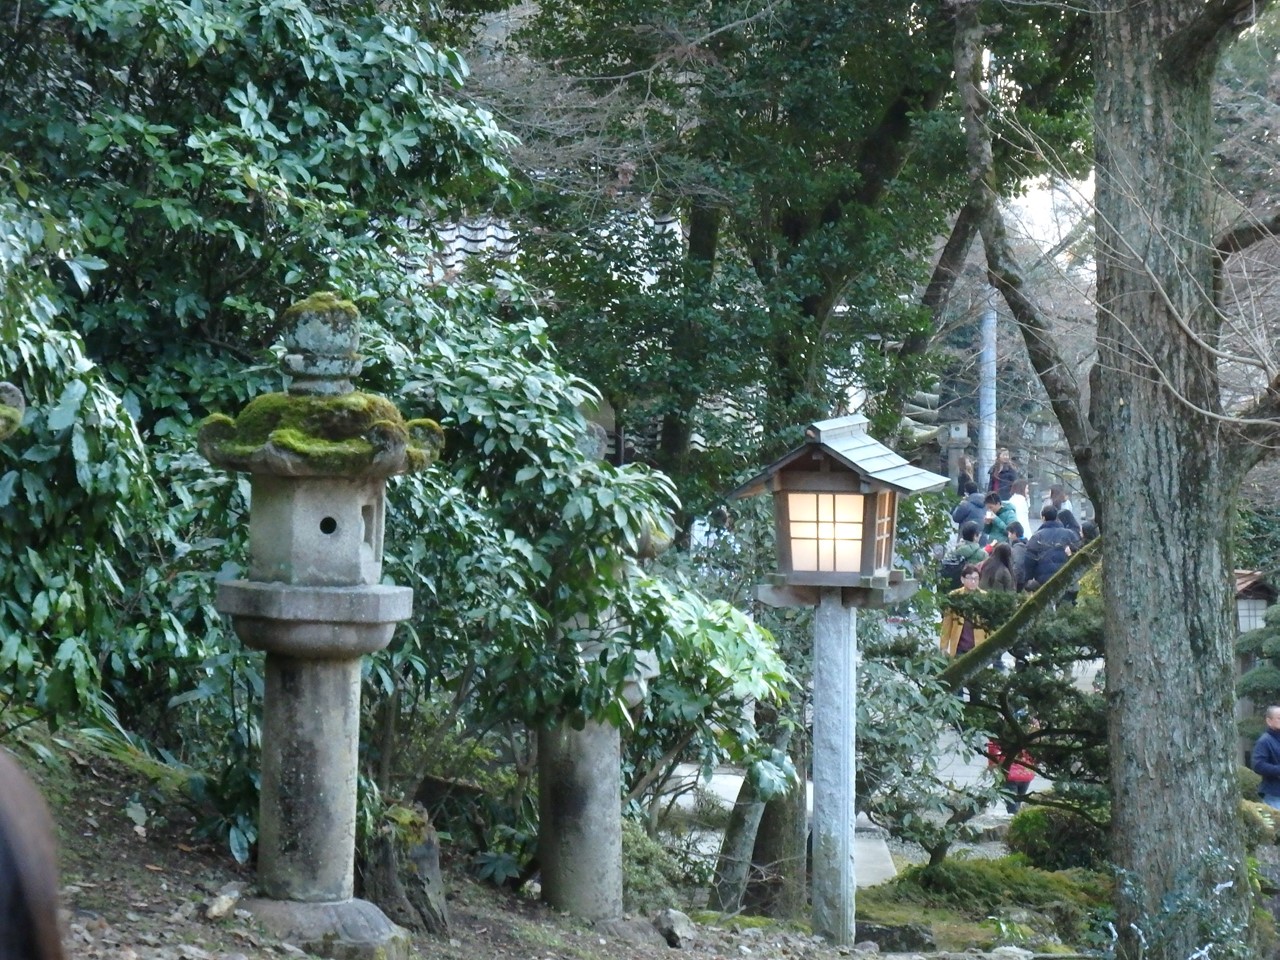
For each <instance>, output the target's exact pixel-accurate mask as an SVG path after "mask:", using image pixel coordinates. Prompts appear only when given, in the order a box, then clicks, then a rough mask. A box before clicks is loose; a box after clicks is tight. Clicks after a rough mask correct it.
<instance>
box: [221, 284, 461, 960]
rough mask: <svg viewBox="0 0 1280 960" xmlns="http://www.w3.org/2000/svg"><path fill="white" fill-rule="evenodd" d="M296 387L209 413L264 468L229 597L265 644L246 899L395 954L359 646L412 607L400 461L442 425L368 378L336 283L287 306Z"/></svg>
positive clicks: (271, 916) (316, 931)
mask: <svg viewBox="0 0 1280 960" xmlns="http://www.w3.org/2000/svg"><path fill="white" fill-rule="evenodd" d="M282 320H283V323H284V326H285V327H286V329H287V330H288V331H289V334H288V336H287V338H286V340H285V346H286V352H285V356H284V359H283V362H282V368H283V370H284V373H285V374H286V377H287V379H288V382H287V388H286V390H285V392H283V393H271V394H265V395H263V396H260V397H257V398H255V399H254V400H253V401H251V402H250V403H249V405H248V406H247V407H245V409H244V410H243V411H242V412H241V413H240V415H239V416H238V417H235V418H234V419H233V418H231V417H227V416H223V415H220V414H215V415H213V416H211V417H209V418H207V419H206V420H205V421H204V422H203V423H202V424H201V425H200V430H199V434H198V442H199V446H200V451H201V453H203V454H204V455H205V457H207V458H208V459H209V461H210V462H212V463H213V464H215V465H217V466H219V467H223V468H224V469H227V470H239V471H245V472H247V473H249V474H250V476H251V501H250V517H249V554H250V561H249V570H248V577H247V579H244V580H233V581H229V582H224V583H221V584H219V586H218V599H217V605H218V609H219V610H220V611H222V612H223V613H226V614H228V615H230V617H231V622H232V626H233V627H234V629H235V631H236V633H237V635H238V636H239V637H240V639H241V640H243V641H244V643H245V644H246V645H247V646H250V647H253V648H255V649H259V650H264V651H266V653H267V659H266V689H265V694H264V704H263V733H262V779H261V816H260V824H259V837H258V846H259V851H258V887H259V890H260V892H261V894H262V895H263V899H258V900H251V901H248V902H247V904H246V905H247V906H248V907H249V909H251V910H252V911H253V912H254V913H255V915H256V916H257V917H258V919H259V920H261V921H262V922H263V923H264V925H266V926H267V927H269V928H270V929H272V930H273V931H274V932H276V933H277V934H278V935H281V936H286V937H289V938H290V939H292V940H293V942H295V943H299V944H300V945H302V946H304V947H306V948H307V949H309V950H311V951H312V952H317V953H322V954H326V955H330V956H337V955H341V956H345V957H352V956H369V957H374V956H377V957H388V956H391V957H394V956H396V955H399V954H403V953H404V952H405V951H406V950H407V936H406V935H405V933H404V931H402V930H400V928H398V927H396V926H395V925H394V924H392V923H391V922H390V921H389V920H387V918H386V917H385V916H383V915H382V913H381V911H379V910H378V909H377V908H376V907H374V906H373V905H372V904H369V903H366V902H364V901H361V900H354V899H353V898H352V894H353V890H354V876H355V869H354V865H355V818H356V773H357V763H356V761H357V751H358V747H359V743H358V740H359V718H360V657H361V656H362V655H363V654H366V653H372V652H374V651H376V650H380V649H382V648H383V647H385V646H386V645H387V644H388V643H389V642H390V640H391V635H392V633H393V632H394V630H395V626H396V624H397V623H398V622H400V621H402V620H405V619H407V618H408V617H409V616H410V613H411V610H412V596H413V595H412V591H411V590H410V589H409V588H408V587H398V586H390V585H386V584H382V583H381V582H380V581H381V579H382V537H383V516H384V509H385V496H384V493H385V488H386V480H387V477H389V476H393V475H395V474H399V473H407V472H410V471H413V470H420V469H422V468H423V467H425V466H427V465H428V464H429V463H431V462H432V461H433V460H434V459H435V458H436V456H437V455H438V453H439V451H440V449H441V446H442V443H443V440H442V434H441V432H440V428H439V427H438V426H437V425H436V424H435V423H434V422H432V421H430V420H409V421H406V420H405V419H404V418H403V417H402V416H401V415H400V412H399V411H398V410H397V409H396V407H395V405H394V404H392V403H391V402H390V401H388V400H386V399H384V398H383V397H379V396H374V395H372V394H366V393H360V392H357V391H356V390H355V388H354V386H353V383H352V380H353V378H354V377H356V376H357V375H358V374H359V372H360V367H361V360H360V356H359V353H358V347H359V314H358V313H357V311H356V308H355V307H354V306H353V305H352V304H350V303H348V302H346V301H343V300H340V299H338V298H337V297H335V296H333V295H331V294H325V293H321V294H316V295H315V296H312V297H309V298H308V299H306V300H304V301H302V302H301V303H298V304H295V305H294V306H292V307H290V308H289V309H288V310H286V311H285V313H284V316H283V318H282Z"/></svg>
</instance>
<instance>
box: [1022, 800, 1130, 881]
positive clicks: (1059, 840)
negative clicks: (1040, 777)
mask: <svg viewBox="0 0 1280 960" xmlns="http://www.w3.org/2000/svg"><path fill="white" fill-rule="evenodd" d="M1006 843H1008V845H1009V849H1010V850H1012V851H1013V852H1014V853H1019V854H1022V856H1024V857H1026V859H1027V863H1029V864H1030V865H1031V866H1033V867H1037V868H1039V869H1041V870H1070V869H1072V868H1074V867H1082V868H1084V869H1087V870H1099V869H1102V868H1103V867H1104V866H1105V865H1106V863H1107V856H1108V853H1107V850H1108V846H1107V832H1106V830H1105V828H1102V827H1099V826H1098V824H1097V823H1096V822H1092V821H1090V820H1087V819H1085V818H1084V817H1083V816H1081V815H1080V814H1078V813H1076V812H1074V811H1071V810H1062V809H1057V808H1054V807H1027V808H1026V809H1023V810H1019V811H1018V813H1017V815H1015V816H1014V818H1013V820H1011V821H1010V822H1009V836H1008V839H1007V840H1006Z"/></svg>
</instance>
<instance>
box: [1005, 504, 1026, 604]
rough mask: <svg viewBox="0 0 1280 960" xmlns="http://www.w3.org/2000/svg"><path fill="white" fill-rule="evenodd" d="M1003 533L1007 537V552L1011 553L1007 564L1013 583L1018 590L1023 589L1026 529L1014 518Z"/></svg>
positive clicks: (1024, 582)
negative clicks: (1010, 570) (1011, 571)
mask: <svg viewBox="0 0 1280 960" xmlns="http://www.w3.org/2000/svg"><path fill="white" fill-rule="evenodd" d="M1005 534H1006V535H1007V536H1008V538H1009V553H1010V555H1011V561H1010V563H1009V566H1010V567H1011V568H1012V570H1013V579H1014V583H1015V584H1016V585H1017V587H1018V589H1019V590H1023V589H1025V588H1026V586H1027V538H1026V531H1024V530H1023V529H1022V524H1020V523H1019V522H1018V521H1017V520H1015V521H1013V523H1011V524H1009V526H1008V528H1007V529H1006V530H1005Z"/></svg>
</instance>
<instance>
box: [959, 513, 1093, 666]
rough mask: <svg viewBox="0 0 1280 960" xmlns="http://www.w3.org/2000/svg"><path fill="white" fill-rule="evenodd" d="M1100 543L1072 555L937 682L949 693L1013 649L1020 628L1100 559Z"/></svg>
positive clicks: (1088, 544) (1037, 615)
mask: <svg viewBox="0 0 1280 960" xmlns="http://www.w3.org/2000/svg"><path fill="white" fill-rule="evenodd" d="M1101 542H1102V537H1095V538H1094V539H1092V540H1090V541H1089V542H1088V543H1086V544H1085V545H1084V546H1083V547H1081V548H1080V549H1079V550H1077V551H1076V552H1075V553H1073V554H1072V555H1071V558H1070V559H1069V560H1068V561H1067V562H1066V563H1065V564H1063V565H1062V569H1060V570H1059V571H1058V572H1057V573H1055V574H1054V575H1053V576H1052V577H1050V578H1049V579H1048V580H1046V581H1045V582H1044V583H1043V584H1042V585H1041V586H1040V589H1039V590H1037V591H1036V592H1035V593H1033V594H1031V596H1030V597H1028V598H1027V600H1026V602H1025V603H1023V604H1022V606H1020V607H1019V608H1018V609H1017V611H1015V612H1014V614H1013V616H1012V617H1010V618H1009V619H1008V620H1006V621H1005V623H1004V624H1003V625H1002V626H1001V627H1000V629H998V630H996V631H995V632H994V633H992V634H991V636H989V637H987V639H986V640H984V641H983V642H982V643H980V644H978V645H977V646H976V647H974V648H973V649H972V650H970V651H969V652H968V653H965V654H962V655H960V656H958V657H956V659H955V662H954V663H952V664H951V666H949V667H947V669H945V670H943V671H942V673H940V674H939V675H938V682H939V683H941V684H942V685H943V686H945V687H947V688H948V689H950V690H955V689H958V688H959V687H962V686H964V684H965V681H967V680H968V679H969V678H970V677H972V676H973V675H974V674H976V673H977V672H978V671H979V670H981V669H982V668H983V667H986V666H989V665H990V664H992V663H994V662H995V660H996V658H997V657H999V656H1000V655H1001V654H1002V653H1004V652H1006V651H1008V650H1011V649H1013V647H1014V646H1015V645H1016V644H1017V642H1018V640H1019V639H1020V638H1021V635H1022V630H1023V628H1024V627H1026V626H1027V625H1029V624H1030V623H1031V622H1032V621H1034V620H1035V619H1037V618H1038V617H1040V616H1041V615H1042V614H1043V613H1044V612H1045V609H1046V608H1047V607H1048V606H1049V604H1051V603H1053V602H1054V601H1055V600H1057V599H1058V598H1059V597H1060V596H1062V595H1063V594H1064V593H1066V592H1067V590H1069V589H1070V588H1071V585H1072V584H1073V583H1075V579H1076V576H1077V575H1078V574H1081V573H1083V572H1084V571H1085V569H1086V568H1088V567H1091V566H1093V564H1094V563H1096V562H1097V561H1098V560H1099V559H1101V556H1102V548H1101V547H1099V546H1098V544H1100V543H1101Z"/></svg>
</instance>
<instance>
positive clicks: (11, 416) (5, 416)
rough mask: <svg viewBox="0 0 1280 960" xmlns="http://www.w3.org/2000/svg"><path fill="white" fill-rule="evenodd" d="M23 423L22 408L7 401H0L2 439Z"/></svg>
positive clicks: (0, 435) (0, 437)
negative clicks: (12, 405)
mask: <svg viewBox="0 0 1280 960" xmlns="http://www.w3.org/2000/svg"><path fill="white" fill-rule="evenodd" d="M21 423H22V411H21V410H19V409H18V408H17V407H11V406H9V405H8V404H6V403H0V440H3V439H4V438H5V437H7V436H9V435H10V434H11V433H13V432H14V431H15V430H17V429H18V426H19V425H20V424H21Z"/></svg>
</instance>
